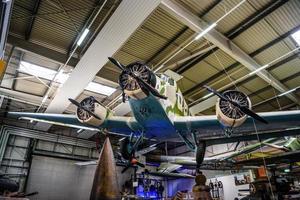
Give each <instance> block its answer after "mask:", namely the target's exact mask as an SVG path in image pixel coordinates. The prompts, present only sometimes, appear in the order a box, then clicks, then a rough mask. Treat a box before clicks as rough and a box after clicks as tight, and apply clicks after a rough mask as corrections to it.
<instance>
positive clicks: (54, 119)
mask: <svg viewBox="0 0 300 200" xmlns="http://www.w3.org/2000/svg"><path fill="white" fill-rule="evenodd" d="M8 115H9V116H12V117H16V118H18V119H25V120H33V121H38V122H45V123H50V124H54V125H60V126H66V127H71V128H78V129H84V130H91V131H99V130H100V129H102V128H104V129H108V130H109V131H111V132H113V133H116V134H121V135H129V134H130V133H131V132H132V131H133V130H138V129H139V125H138V123H137V122H136V121H135V120H134V119H133V118H132V117H121V116H111V117H109V118H107V119H106V120H105V122H104V123H103V124H102V125H101V126H99V127H97V126H92V125H88V124H83V123H81V122H80V121H78V119H77V117H76V116H75V115H69V114H51V113H26V112H9V113H8Z"/></svg>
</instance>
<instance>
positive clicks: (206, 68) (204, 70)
mask: <svg viewBox="0 0 300 200" xmlns="http://www.w3.org/2000/svg"><path fill="white" fill-rule="evenodd" d="M217 72H218V70H217V69H215V68H213V67H212V66H211V65H210V64H208V63H206V62H203V61H202V62H199V63H198V64H197V65H194V67H192V68H191V69H189V70H187V71H185V72H184V73H183V74H182V75H183V76H186V77H187V78H189V79H191V80H193V81H194V82H196V83H200V82H202V81H204V80H205V79H207V78H208V77H210V76H212V75H214V74H215V73H217Z"/></svg>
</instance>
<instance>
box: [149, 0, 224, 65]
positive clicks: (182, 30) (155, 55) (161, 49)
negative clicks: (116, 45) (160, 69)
mask: <svg viewBox="0 0 300 200" xmlns="http://www.w3.org/2000/svg"><path fill="white" fill-rule="evenodd" d="M221 1H222V0H217V1H215V2H213V3H212V4H211V5H210V6H209V7H207V8H206V9H205V11H203V13H202V14H200V15H199V17H200V18H201V17H203V16H204V15H206V14H207V13H209V12H210V11H211V10H212V9H214V8H215V7H216V6H217V5H218V4H219V3H220V2H221ZM187 30H189V27H188V26H185V27H184V28H183V29H181V30H180V31H179V32H178V33H177V34H176V35H175V36H174V37H172V39H171V40H170V41H169V42H167V43H166V44H165V45H164V46H163V47H162V48H160V49H159V50H158V51H157V52H156V53H155V54H154V55H153V56H151V58H149V59H148V60H147V61H146V63H147V64H149V63H150V62H151V61H152V60H154V59H155V58H156V57H157V56H158V55H159V54H160V53H162V52H163V51H164V50H166V49H167V48H168V47H169V46H170V45H171V44H173V43H174V42H175V41H176V40H177V39H178V38H180V36H182V35H183V34H184V33H185V32H186V31H187Z"/></svg>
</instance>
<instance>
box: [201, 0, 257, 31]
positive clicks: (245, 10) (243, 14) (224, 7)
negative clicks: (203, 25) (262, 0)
mask: <svg viewBox="0 0 300 200" xmlns="http://www.w3.org/2000/svg"><path fill="white" fill-rule="evenodd" d="M239 2H240V0H223V1H222V2H221V3H219V4H218V5H217V6H216V7H215V8H214V9H213V10H211V11H210V12H209V13H208V14H206V15H205V16H204V17H203V19H204V20H205V21H206V22H209V23H213V22H215V21H217V20H218V19H219V18H221V17H222V16H223V15H225V14H226V12H228V11H229V10H230V9H231V8H233V7H234V6H235V5H237V4H238V3H239ZM199 3H200V2H199ZM254 12H255V9H254V8H253V7H252V6H251V5H250V4H249V3H248V2H247V1H246V2H245V3H243V4H242V5H241V6H240V7H238V8H237V9H236V10H234V11H233V12H232V13H231V14H230V15H228V16H227V17H225V18H224V19H223V20H222V21H220V22H219V23H218V26H217V29H218V30H219V31H220V32H221V33H226V32H227V31H229V30H230V29H232V28H233V27H235V26H236V25H237V24H239V23H240V22H242V21H243V20H244V19H246V18H247V17H249V16H250V15H251V14H252V13H254Z"/></svg>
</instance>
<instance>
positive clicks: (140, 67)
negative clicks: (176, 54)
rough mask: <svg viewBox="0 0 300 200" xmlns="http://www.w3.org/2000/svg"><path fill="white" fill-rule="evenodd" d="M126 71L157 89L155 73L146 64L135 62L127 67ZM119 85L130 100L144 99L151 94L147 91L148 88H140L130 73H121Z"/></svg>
mask: <svg viewBox="0 0 300 200" xmlns="http://www.w3.org/2000/svg"><path fill="white" fill-rule="evenodd" d="M126 70H128V71H130V72H132V73H133V74H135V75H136V76H138V77H140V78H141V79H143V80H144V81H145V82H147V83H148V84H150V85H151V86H152V87H155V85H156V77H155V75H154V73H153V72H152V71H151V70H150V69H149V68H148V67H147V66H146V65H145V64H143V63H141V62H134V63H131V64H129V65H127V66H126ZM119 84H120V86H121V88H122V89H123V91H124V93H125V94H126V95H127V96H128V97H130V98H133V99H144V98H146V97H147V96H149V92H148V91H147V90H146V88H143V87H142V86H140V85H139V84H138V82H137V81H136V79H134V78H133V77H131V76H130V75H128V73H125V72H122V73H121V75H120V77H119Z"/></svg>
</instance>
